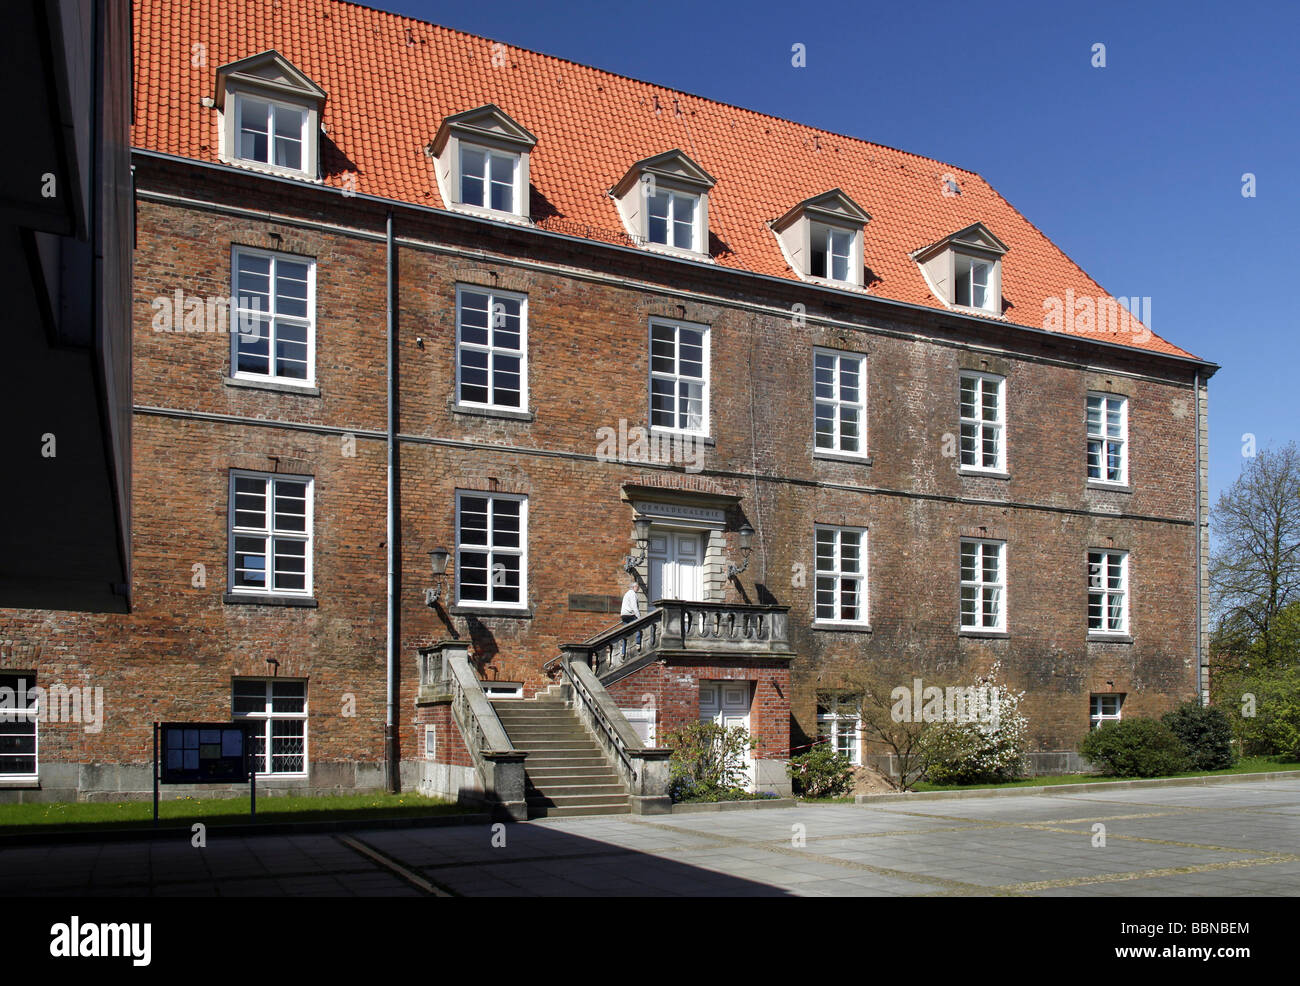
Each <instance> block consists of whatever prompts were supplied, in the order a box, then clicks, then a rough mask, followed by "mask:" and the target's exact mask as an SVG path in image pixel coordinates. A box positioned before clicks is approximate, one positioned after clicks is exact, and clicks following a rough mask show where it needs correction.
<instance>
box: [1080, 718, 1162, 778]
mask: <svg viewBox="0 0 1300 986" xmlns="http://www.w3.org/2000/svg"><path fill="white" fill-rule="evenodd" d="M1079 753H1081V754H1082V755H1083V756H1084V757H1086V758H1087V759H1088V760H1090V761H1091V762H1092V764H1093V766H1095V767H1097V768H1099V769H1100V770H1101V772H1102V773H1104V774H1111V775H1113V776H1115V777H1160V776H1164V775H1167V774H1176V773H1178V772H1179V771H1181V770H1186V769H1187V755H1186V754H1185V753H1184V751H1183V744H1182V741H1181V740H1180V739H1179V738H1178V737H1177V736H1176V735H1175V734H1174V731H1173V730H1172V729H1170V728H1169V727H1168V726H1166V725H1165V724H1164V723H1163V722H1160V721H1159V720H1158V719H1124V720H1121V721H1120V722H1114V723H1107V724H1106V725H1104V726H1101V727H1100V728H1098V729H1094V730H1093V731H1092V732H1090V733H1089V734H1088V736H1087V738H1085V739H1084V741H1083V742H1082V743H1081V744H1079Z"/></svg>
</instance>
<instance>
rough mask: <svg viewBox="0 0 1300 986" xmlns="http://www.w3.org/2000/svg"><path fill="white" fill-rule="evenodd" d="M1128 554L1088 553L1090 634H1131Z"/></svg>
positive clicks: (1113, 552) (1110, 552) (1124, 552)
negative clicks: (1129, 629)
mask: <svg viewBox="0 0 1300 986" xmlns="http://www.w3.org/2000/svg"><path fill="white" fill-rule="evenodd" d="M1128 577H1129V571H1128V552H1127V551H1089V552H1088V632H1089V633H1096V634H1106V633H1118V634H1125V633H1128V628H1129V618H1128V585H1129V582H1128Z"/></svg>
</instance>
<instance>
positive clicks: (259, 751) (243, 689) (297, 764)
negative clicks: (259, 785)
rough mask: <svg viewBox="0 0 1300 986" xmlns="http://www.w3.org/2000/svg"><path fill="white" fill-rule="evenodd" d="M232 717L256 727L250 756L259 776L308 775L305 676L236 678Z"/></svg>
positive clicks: (250, 731)
mask: <svg viewBox="0 0 1300 986" xmlns="http://www.w3.org/2000/svg"><path fill="white" fill-rule="evenodd" d="M234 718H235V719H237V720H242V721H245V722H250V723H252V724H253V725H254V726H255V728H254V729H250V730H249V734H250V735H249V738H250V749H249V757H250V759H251V760H252V762H253V763H254V765H255V766H254V770H255V771H256V773H257V774H258V776H261V775H263V774H269V775H275V776H280V777H284V776H289V777H306V776H307V682H306V680H305V679H302V678H236V679H235V680H234Z"/></svg>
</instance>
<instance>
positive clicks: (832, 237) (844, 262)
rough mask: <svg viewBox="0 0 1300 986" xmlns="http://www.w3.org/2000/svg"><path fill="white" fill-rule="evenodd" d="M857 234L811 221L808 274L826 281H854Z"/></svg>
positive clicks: (809, 228)
mask: <svg viewBox="0 0 1300 986" xmlns="http://www.w3.org/2000/svg"><path fill="white" fill-rule="evenodd" d="M856 239H857V234H856V233H853V232H851V231H849V230H847V229H839V228H837V227H835V226H827V225H825V224H824V223H811V224H810V225H809V227H808V274H809V275H810V276H811V277H824V278H826V280H828V281H843V282H845V283H855V278H854V277H853V255H854V254H855V253H856V252H857V251H856V249H855V247H856V244H855V242H854V241H855V240H856Z"/></svg>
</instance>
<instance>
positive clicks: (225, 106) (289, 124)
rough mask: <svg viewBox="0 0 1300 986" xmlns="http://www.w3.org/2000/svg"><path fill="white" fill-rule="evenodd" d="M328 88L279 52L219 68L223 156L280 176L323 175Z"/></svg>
mask: <svg viewBox="0 0 1300 986" xmlns="http://www.w3.org/2000/svg"><path fill="white" fill-rule="evenodd" d="M324 104H325V91H324V90H323V89H321V87H320V86H318V85H316V83H315V82H313V81H312V80H311V79H309V78H307V76H306V75H304V74H303V73H302V72H300V71H299V70H298V69H297V68H295V67H294V65H293V64H292V63H290V62H289V60H288V59H286V58H285V57H284V56H283V55H281V54H279V53H278V52H276V51H264V52H262V53H261V54H258V55H253V56H251V57H249V58H244V59H241V60H240V61H237V62H231V63H230V64H229V65H223V66H221V68H219V69H217V94H216V100H215V105H216V107H217V109H218V110H219V111H220V114H221V115H220V120H221V123H220V127H221V130H220V138H219V140H218V146H219V148H220V157H221V159H222V160H223V161H227V162H229V163H231V164H238V165H244V166H247V167H251V168H254V169H258V170H263V171H271V172H275V173H277V174H287V175H296V176H300V177H307V178H316V177H317V175H318V174H319V166H318V161H319V153H320V151H319V146H318V145H319V134H320V115H321V110H322V109H323V107H324Z"/></svg>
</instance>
